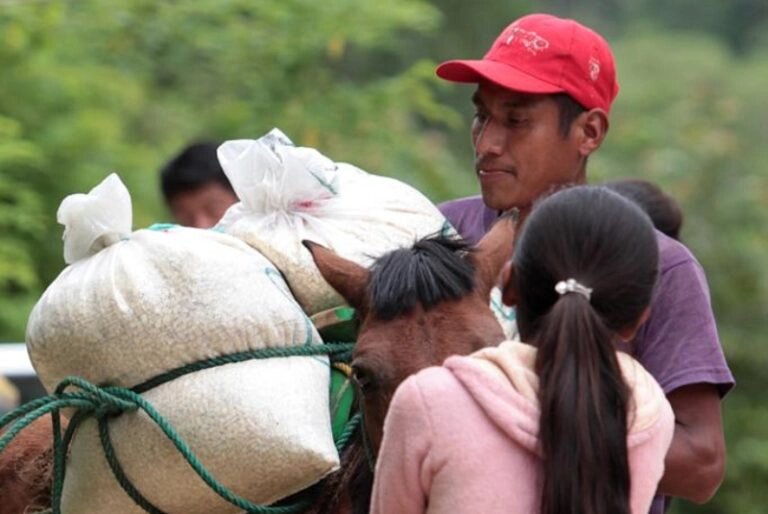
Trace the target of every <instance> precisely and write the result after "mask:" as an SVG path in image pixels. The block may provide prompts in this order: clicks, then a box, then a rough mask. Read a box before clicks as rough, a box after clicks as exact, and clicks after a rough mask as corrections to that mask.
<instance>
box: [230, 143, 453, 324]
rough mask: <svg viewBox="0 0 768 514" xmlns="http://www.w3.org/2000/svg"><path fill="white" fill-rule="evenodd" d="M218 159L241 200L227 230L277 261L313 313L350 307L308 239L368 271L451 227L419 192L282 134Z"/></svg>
mask: <svg viewBox="0 0 768 514" xmlns="http://www.w3.org/2000/svg"><path fill="white" fill-rule="evenodd" d="M218 156H219V161H220V162H221V165H222V168H223V169H224V172H225V173H226V174H227V177H229V180H230V182H231V183H232V186H233V187H234V189H235V192H236V193H237V196H238V197H239V198H240V203H238V204H235V205H234V206H232V207H230V209H229V210H228V211H227V213H226V214H225V215H224V217H223V218H222V219H221V221H220V223H219V227H220V228H222V229H223V230H224V231H226V232H227V233H229V234H232V235H234V236H236V237H238V238H240V239H242V240H244V241H246V242H247V243H248V244H250V245H251V246H253V247H254V248H256V249H257V250H259V251H260V252H262V253H263V254H264V255H265V256H266V257H267V258H268V259H269V260H271V261H272V262H273V263H274V264H275V266H277V268H278V269H279V270H280V271H281V272H282V273H283V275H284V276H285V278H286V280H287V282H288V285H289V286H290V287H291V290H292V291H293V293H294V295H295V297H296V299H297V300H298V301H299V303H300V304H301V306H302V307H303V308H304V310H305V311H306V312H307V313H308V314H315V313H317V312H320V311H323V310H326V309H330V308H333V307H336V306H339V305H342V304H344V301H343V299H342V298H341V297H340V296H339V295H338V294H337V293H336V292H335V291H334V290H333V289H332V288H331V287H330V286H329V285H328V284H327V283H326V282H325V280H324V279H323V278H322V276H321V275H320V272H319V271H318V270H317V268H316V267H315V264H314V262H313V261H312V257H311V255H310V254H309V252H308V251H307V249H306V248H304V247H303V246H302V244H301V241H302V240H304V239H307V240H311V241H314V242H316V243H319V244H322V245H324V246H326V247H328V248H331V249H333V250H334V251H335V252H336V253H338V254H339V255H341V256H343V257H345V258H347V259H350V260H352V261H355V262H357V263H359V264H361V265H363V266H366V267H367V266H368V265H370V264H371V262H372V260H373V258H375V257H377V256H379V255H381V254H383V253H386V252H387V251H389V250H393V249H395V248H399V247H406V246H411V245H412V244H413V243H414V242H415V241H416V240H418V239H420V238H422V237H424V236H427V235H430V234H434V233H438V232H440V231H441V230H444V229H446V228H447V227H448V225H447V223H446V221H445V218H444V217H443V215H442V214H441V213H440V211H438V210H437V208H436V207H435V206H434V205H433V204H432V202H430V201H429V200H428V199H427V198H426V197H425V196H424V195H422V194H421V193H420V192H419V191H417V190H416V189H414V188H412V187H411V186H409V185H407V184H405V183H403V182H400V181H398V180H395V179H391V178H387V177H381V176H377V175H371V174H369V173H366V172H365V171H363V170H361V169H359V168H356V167H354V166H352V165H350V164H345V163H335V162H333V161H331V160H330V159H328V158H327V157H325V156H324V155H322V154H321V153H320V152H318V151H317V150H314V149H312V148H302V147H295V146H293V143H292V142H291V141H290V140H289V139H288V138H287V137H286V136H285V135H284V134H283V133H282V132H280V131H279V130H277V129H274V130H272V131H271V132H270V133H269V134H267V135H266V136H264V137H262V138H260V139H258V140H247V139H243V140H235V141H227V142H225V143H224V144H222V145H221V146H220V147H219V150H218Z"/></svg>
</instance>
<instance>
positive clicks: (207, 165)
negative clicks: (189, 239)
mask: <svg viewBox="0 0 768 514" xmlns="http://www.w3.org/2000/svg"><path fill="white" fill-rule="evenodd" d="M218 147H219V143H216V142H213V141H201V142H197V143H193V144H190V145H188V146H186V147H185V148H183V149H182V150H181V152H179V153H178V154H177V155H176V156H174V157H173V158H172V159H171V160H170V161H168V162H167V163H166V164H165V165H164V166H163V168H162V170H161V171H160V187H161V189H162V191H163V197H164V198H165V203H166V205H167V206H168V209H169V210H170V211H171V215H172V216H173V218H174V220H175V221H176V223H178V224H179V225H184V226H187V227H196V228H211V227H213V226H214V225H216V223H217V222H218V221H219V220H220V219H221V217H222V216H223V215H224V213H225V212H226V211H227V209H228V208H229V207H230V206H231V205H232V204H234V203H236V202H237V201H238V199H237V196H236V195H235V192H234V190H233V189H232V185H231V184H230V183H229V180H228V179H227V176H226V175H225V174H224V171H223V170H222V169H221V165H220V164H219V159H218V157H217V156H216V149H217V148H218Z"/></svg>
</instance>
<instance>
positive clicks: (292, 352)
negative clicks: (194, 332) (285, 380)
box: [131, 343, 354, 393]
mask: <svg viewBox="0 0 768 514" xmlns="http://www.w3.org/2000/svg"><path fill="white" fill-rule="evenodd" d="M353 346H354V344H353V343H324V344H313V345H306V346H299V347H297V346H281V347H277V348H262V349H259V350H250V351H245V352H237V353H232V354H229V355H221V356H219V357H213V358H211V359H206V360H203V361H198V362H193V363H191V364H186V365H184V366H180V367H178V368H175V369H172V370H170V371H167V372H165V373H163V374H162V375H159V376H157V377H153V378H150V379H149V380H146V381H144V382H142V383H141V384H139V385H137V386H135V387H132V388H131V390H132V391H135V392H137V393H144V392H146V391H149V390H150V389H153V388H155V387H157V386H159V385H161V384H164V383H166V382H170V381H171V380H174V379H176V378H179V377H181V376H184V375H187V374H189V373H194V372H196V371H202V370H204V369H209V368H215V367H217V366H224V365H225V364H233V363H236V362H244V361H248V360H253V359H271V358H275V357H296V356H301V357H310V356H314V355H328V356H329V357H330V358H331V361H334V362H335V361H336V360H348V356H349V355H350V354H351V352H352V347H353ZM345 358H346V359H345Z"/></svg>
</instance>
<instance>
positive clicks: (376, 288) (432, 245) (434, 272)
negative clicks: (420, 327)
mask: <svg viewBox="0 0 768 514" xmlns="http://www.w3.org/2000/svg"><path fill="white" fill-rule="evenodd" d="M471 251H472V249H471V246H470V245H469V243H467V242H466V241H464V240H463V239H457V238H447V237H444V236H430V237H427V238H424V239H421V240H420V241H418V242H416V244H414V245H413V246H412V247H411V248H401V249H398V250H393V251H391V252H389V253H386V254H384V255H383V256H381V257H379V258H378V259H377V260H376V261H375V262H374V264H373V266H372V267H371V276H370V285H369V291H370V300H371V310H372V312H373V314H374V315H375V316H376V317H377V318H379V319H382V320H391V319H393V318H396V317H397V316H400V315H402V314H405V313H407V312H409V311H410V310H411V309H413V308H414V307H416V305H421V306H422V308H424V309H425V310H429V309H431V308H432V307H434V306H436V305H437V304H439V303H441V302H444V301H448V300H458V299H460V298H462V297H464V296H466V295H468V294H469V293H471V292H472V290H473V289H474V286H475V278H474V276H475V269H474V265H473V263H472V262H471V260H470V259H466V258H465V257H466V256H467V254H468V253H469V252H471Z"/></svg>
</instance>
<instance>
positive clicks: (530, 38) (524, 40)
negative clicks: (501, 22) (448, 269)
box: [506, 27, 549, 55]
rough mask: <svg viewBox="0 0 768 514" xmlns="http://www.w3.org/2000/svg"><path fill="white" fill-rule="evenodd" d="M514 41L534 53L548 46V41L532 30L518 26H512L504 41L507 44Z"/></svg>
mask: <svg viewBox="0 0 768 514" xmlns="http://www.w3.org/2000/svg"><path fill="white" fill-rule="evenodd" d="M515 42H517V43H519V44H521V45H523V46H524V47H525V48H526V49H527V50H528V51H529V52H531V53H532V54H534V55H536V54H538V53H539V52H541V51H543V50H546V49H547V48H549V41H547V40H546V39H544V38H543V37H541V36H540V35H538V34H537V33H535V32H533V31H529V30H525V29H521V28H519V27H512V29H511V30H510V35H509V37H508V38H507V41H506V43H507V44H508V45H511V44H513V43H515Z"/></svg>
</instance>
